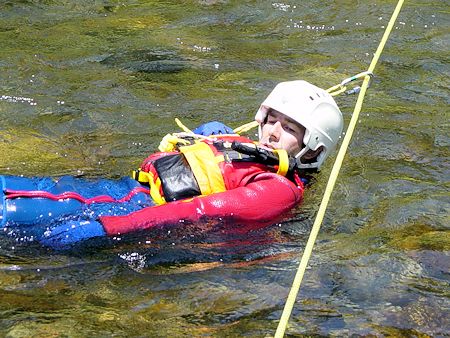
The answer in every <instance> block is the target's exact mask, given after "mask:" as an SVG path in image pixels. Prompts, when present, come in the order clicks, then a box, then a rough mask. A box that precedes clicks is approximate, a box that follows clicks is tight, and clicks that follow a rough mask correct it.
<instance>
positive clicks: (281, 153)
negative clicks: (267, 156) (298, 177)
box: [274, 149, 289, 176]
mask: <svg viewBox="0 0 450 338" xmlns="http://www.w3.org/2000/svg"><path fill="white" fill-rule="evenodd" d="M274 153H276V154H277V155H278V160H279V161H280V162H279V164H278V171H277V174H279V175H283V176H286V174H287V172H288V170H289V156H288V153H287V151H286V150H284V149H276V150H274Z"/></svg>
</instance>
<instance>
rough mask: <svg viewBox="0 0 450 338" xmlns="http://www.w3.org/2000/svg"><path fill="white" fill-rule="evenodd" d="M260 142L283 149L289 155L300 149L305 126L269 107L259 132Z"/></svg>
mask: <svg viewBox="0 0 450 338" xmlns="http://www.w3.org/2000/svg"><path fill="white" fill-rule="evenodd" d="M261 135H262V136H261V139H260V141H259V142H260V144H261V145H262V146H265V147H268V148H271V149H284V150H286V151H287V153H288V154H289V155H291V156H295V155H297V154H298V153H299V152H300V150H301V149H302V144H303V143H302V140H303V136H304V135H305V128H304V127H303V126H302V125H300V124H298V123H297V122H295V121H293V120H292V119H291V118H289V117H287V116H286V115H284V114H282V113H280V112H279V111H276V110H274V109H270V110H269V112H268V114H267V121H266V123H264V125H263V127H262V132H261Z"/></svg>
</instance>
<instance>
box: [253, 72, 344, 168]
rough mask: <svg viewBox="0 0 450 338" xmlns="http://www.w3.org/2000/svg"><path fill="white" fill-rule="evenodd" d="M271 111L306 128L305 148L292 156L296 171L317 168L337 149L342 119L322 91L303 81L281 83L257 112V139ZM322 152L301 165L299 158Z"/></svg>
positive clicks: (329, 96)
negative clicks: (312, 151)
mask: <svg viewBox="0 0 450 338" xmlns="http://www.w3.org/2000/svg"><path fill="white" fill-rule="evenodd" d="M270 109H274V110H277V111H279V112H280V113H282V114H284V115H286V116H288V117H290V118H291V119H293V120H294V121H296V122H298V123H299V124H301V125H302V126H303V127H305V129H306V131H305V135H304V137H303V144H304V145H305V147H304V148H303V149H302V150H301V151H300V152H299V153H298V154H296V155H295V158H296V160H297V164H298V167H299V168H302V169H307V168H317V169H319V168H320V166H321V165H322V163H323V161H324V160H325V159H326V158H327V157H328V155H329V154H330V152H331V151H332V150H333V149H334V148H335V147H336V144H337V142H338V139H339V136H340V135H341V133H342V128H343V125H344V120H343V118H342V113H341V111H340V110H339V108H338V106H337V104H336V102H335V101H334V99H333V98H332V96H331V95H330V94H328V93H327V92H326V91H325V90H323V89H321V88H319V87H316V86H314V85H312V84H310V83H308V82H306V81H302V80H298V81H288V82H281V83H279V84H278V85H276V87H275V88H274V89H273V90H272V92H271V93H270V94H269V96H267V98H266V99H265V100H264V102H263V103H262V104H261V107H260V108H259V110H258V112H257V113H256V116H255V120H256V121H257V122H258V123H259V138H260V139H261V137H262V126H263V125H264V121H265V119H266V117H267V113H268V111H269V110H270ZM320 146H322V147H323V149H324V150H323V151H322V152H321V153H320V154H319V155H318V156H317V158H316V161H315V162H313V163H302V162H301V157H302V156H303V155H304V154H306V152H307V151H308V150H317V149H318V148H319V147H320Z"/></svg>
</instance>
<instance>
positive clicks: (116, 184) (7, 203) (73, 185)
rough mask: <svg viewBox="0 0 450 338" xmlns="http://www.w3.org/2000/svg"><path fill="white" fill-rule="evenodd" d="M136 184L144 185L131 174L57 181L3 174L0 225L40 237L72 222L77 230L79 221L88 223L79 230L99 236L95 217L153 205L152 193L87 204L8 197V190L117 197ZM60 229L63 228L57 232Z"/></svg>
mask: <svg viewBox="0 0 450 338" xmlns="http://www.w3.org/2000/svg"><path fill="white" fill-rule="evenodd" d="M137 187H141V185H140V184H139V183H138V182H137V181H135V180H133V179H131V178H129V177H123V178H122V179H119V180H107V179H97V180H88V179H82V178H74V177H70V176H64V177H62V178H60V179H59V180H54V179H52V178H49V177H40V178H26V177H17V176H0V188H1V190H0V228H8V229H16V230H19V232H21V231H20V230H25V229H26V230H27V232H28V234H30V233H33V235H34V236H37V237H41V236H43V235H44V232H47V235H48V231H49V230H50V231H51V230H53V229H55V230H56V227H60V226H65V225H67V224H70V228H71V229H76V228H79V226H78V225H79V224H86V226H85V227H83V229H81V230H78V231H79V232H80V231H81V232H83V231H84V230H88V229H89V228H91V229H92V230H93V232H92V233H93V234H95V235H96V236H99V235H101V234H102V231H100V228H98V227H97V228H96V229H94V228H93V227H92V226H88V224H89V222H91V223H92V224H95V223H96V222H95V220H96V219H97V218H98V217H99V216H102V215H112V216H117V215H126V214H129V213H131V212H133V211H137V210H139V209H142V208H144V207H147V206H150V205H153V201H152V199H151V198H150V196H149V195H148V194H147V193H145V192H138V193H136V194H134V195H133V196H132V197H131V199H130V200H129V201H125V202H107V203H105V202H101V203H90V204H85V203H83V202H80V201H78V200H77V199H74V198H65V199H58V200H52V199H50V198H42V197H17V198H7V195H6V193H5V192H6V191H28V192H29V191H44V192H47V193H50V194H52V195H54V196H57V195H60V194H63V193H67V192H74V193H77V194H79V195H81V196H82V197H83V198H85V199H89V198H93V197H97V196H101V195H107V196H110V197H112V198H113V199H116V200H118V199H121V198H123V197H124V196H126V195H128V194H129V193H130V192H131V191H132V190H133V189H134V188H137ZM86 222H87V223H86ZM99 225H100V224H99ZM60 230H61V228H59V230H58V231H60ZM46 237H48V236H46ZM91 237H92V236H91Z"/></svg>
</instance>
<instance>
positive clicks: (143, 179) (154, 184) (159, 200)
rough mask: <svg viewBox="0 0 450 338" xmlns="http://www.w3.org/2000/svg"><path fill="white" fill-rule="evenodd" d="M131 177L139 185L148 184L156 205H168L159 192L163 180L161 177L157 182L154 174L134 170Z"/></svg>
mask: <svg viewBox="0 0 450 338" xmlns="http://www.w3.org/2000/svg"><path fill="white" fill-rule="evenodd" d="M131 176H132V177H133V178H134V179H135V180H136V181H138V182H139V183H148V185H149V187H150V196H151V197H152V199H153V201H154V202H155V203H156V204H158V205H160V204H164V203H166V200H165V199H164V197H163V196H161V193H160V192H159V189H160V187H161V180H160V179H159V177H158V178H157V179H156V180H155V177H154V176H153V174H152V173H147V172H145V171H141V170H133V172H132V174H131Z"/></svg>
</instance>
